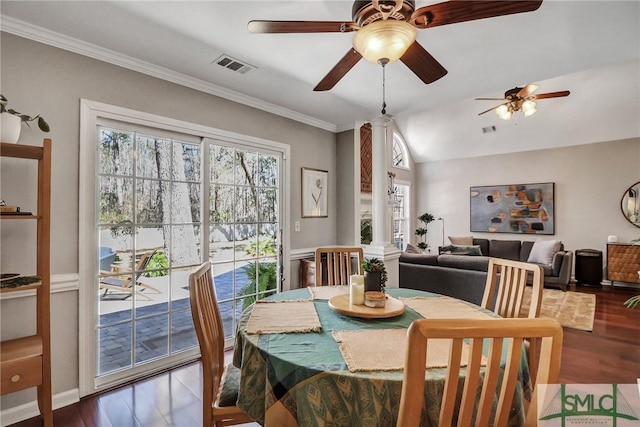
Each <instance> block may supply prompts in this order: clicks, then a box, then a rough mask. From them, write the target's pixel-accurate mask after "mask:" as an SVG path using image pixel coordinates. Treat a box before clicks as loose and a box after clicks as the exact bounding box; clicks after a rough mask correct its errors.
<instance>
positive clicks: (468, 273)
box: [400, 238, 573, 304]
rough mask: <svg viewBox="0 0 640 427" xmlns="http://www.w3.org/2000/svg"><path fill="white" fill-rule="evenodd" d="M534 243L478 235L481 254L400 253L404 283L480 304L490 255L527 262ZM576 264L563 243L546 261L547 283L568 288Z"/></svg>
mask: <svg viewBox="0 0 640 427" xmlns="http://www.w3.org/2000/svg"><path fill="white" fill-rule="evenodd" d="M533 243H534V242H521V241H520V240H488V239H476V238H474V239H473V244H474V245H478V246H480V250H481V252H482V255H481V256H470V255H452V254H441V255H432V254H414V253H407V252H403V253H402V254H401V255H400V287H402V288H410V289H418V290H422V291H428V292H435V293H438V294H443V295H448V296H451V297H454V298H460V299H463V300H465V301H469V302H472V303H474V304H480V303H481V302H482V295H483V293H484V287H485V282H486V280H487V268H488V264H489V258H491V257H495V258H504V259H511V260H514V261H524V262H526V261H527V260H528V258H529V254H530V253H531V249H532V247H533ZM540 265H542V264H540ZM572 266H573V252H571V251H565V250H564V247H563V246H562V245H561V247H560V251H558V252H556V253H555V255H554V256H553V261H552V263H551V265H542V268H543V270H544V284H545V287H556V288H560V289H562V290H566V289H567V286H568V285H569V281H570V280H571V269H572Z"/></svg>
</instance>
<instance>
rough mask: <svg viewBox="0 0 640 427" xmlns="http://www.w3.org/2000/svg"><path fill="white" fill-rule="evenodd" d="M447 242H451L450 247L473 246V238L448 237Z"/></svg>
mask: <svg viewBox="0 0 640 427" xmlns="http://www.w3.org/2000/svg"><path fill="white" fill-rule="evenodd" d="M449 241H450V242H451V244H452V245H465V246H470V245H473V236H462V237H455V236H449Z"/></svg>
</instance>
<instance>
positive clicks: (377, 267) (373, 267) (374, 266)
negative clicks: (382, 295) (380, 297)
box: [361, 258, 387, 292]
mask: <svg viewBox="0 0 640 427" xmlns="http://www.w3.org/2000/svg"><path fill="white" fill-rule="evenodd" d="M361 266H362V269H363V270H364V271H366V272H369V273H380V290H381V291H382V292H385V289H386V285H387V269H386V268H385V266H384V262H382V260H380V259H379V258H365V259H364V261H362V264H361Z"/></svg>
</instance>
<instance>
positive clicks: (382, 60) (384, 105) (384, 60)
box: [378, 58, 389, 115]
mask: <svg viewBox="0 0 640 427" xmlns="http://www.w3.org/2000/svg"><path fill="white" fill-rule="evenodd" d="M388 62H389V60H388V59H387V58H380V60H379V61H378V63H380V65H382V111H381V113H382V115H385V114H387V101H386V99H385V80H386V79H385V67H384V66H385V65H387V63H388Z"/></svg>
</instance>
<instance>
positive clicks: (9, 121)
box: [0, 94, 50, 144]
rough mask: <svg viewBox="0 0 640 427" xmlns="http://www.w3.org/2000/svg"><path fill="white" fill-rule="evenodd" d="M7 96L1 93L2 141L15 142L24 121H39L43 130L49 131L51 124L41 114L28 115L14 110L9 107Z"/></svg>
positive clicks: (39, 125) (0, 137)
mask: <svg viewBox="0 0 640 427" xmlns="http://www.w3.org/2000/svg"><path fill="white" fill-rule="evenodd" d="M7 104H8V101H7V98H6V97H5V96H4V95H1V94H0V119H1V120H2V123H1V124H2V135H1V136H0V139H1V140H2V142H9V143H12V144H15V143H16V142H18V138H20V127H21V125H22V123H26V124H27V126H29V127H31V126H30V125H29V122H33V121H36V120H37V122H38V127H39V128H40V130H41V131H42V132H49V130H50V128H49V124H48V123H47V122H46V120H45V119H44V118H42V117H41V116H40V115H39V114H38V115H37V116H34V117H32V116H28V115H26V114H22V113H19V112H17V111H16V110H14V109H13V108H7Z"/></svg>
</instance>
